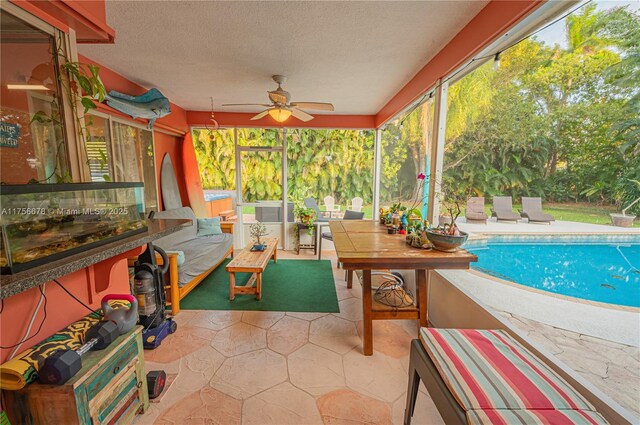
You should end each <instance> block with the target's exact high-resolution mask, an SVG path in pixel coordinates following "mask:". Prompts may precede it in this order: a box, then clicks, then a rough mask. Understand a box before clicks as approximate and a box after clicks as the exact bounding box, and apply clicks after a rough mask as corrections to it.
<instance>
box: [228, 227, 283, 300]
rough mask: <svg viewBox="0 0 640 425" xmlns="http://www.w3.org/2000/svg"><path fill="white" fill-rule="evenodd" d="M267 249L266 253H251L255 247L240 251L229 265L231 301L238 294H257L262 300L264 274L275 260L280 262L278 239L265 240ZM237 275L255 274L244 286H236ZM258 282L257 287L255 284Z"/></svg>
mask: <svg viewBox="0 0 640 425" xmlns="http://www.w3.org/2000/svg"><path fill="white" fill-rule="evenodd" d="M263 243H264V244H265V245H266V246H267V247H266V248H265V249H264V251H251V247H252V246H253V245H250V246H247V247H246V248H245V249H243V250H242V251H240V253H238V254H237V255H236V256H235V257H234V259H233V260H231V262H230V263H229V264H227V271H228V272H229V299H230V300H231V301H233V299H234V298H235V297H236V294H256V299H258V300H259V299H261V298H262V273H263V272H264V269H265V268H266V267H267V264H269V260H271V259H272V258H273V262H274V263H277V262H278V238H265V239H264V242H263ZM236 273H253V275H251V277H250V278H249V281H248V282H247V284H246V285H244V286H236ZM254 282H256V286H255V287H254V286H253V283H254Z"/></svg>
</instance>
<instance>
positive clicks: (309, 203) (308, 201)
mask: <svg viewBox="0 0 640 425" xmlns="http://www.w3.org/2000/svg"><path fill="white" fill-rule="evenodd" d="M304 206H305V207H307V208H311V209H312V210H314V211H315V212H316V221H329V218H327V217H325V216H324V213H323V212H322V211H320V208H319V207H318V203H317V202H316V200H315V199H314V198H304Z"/></svg>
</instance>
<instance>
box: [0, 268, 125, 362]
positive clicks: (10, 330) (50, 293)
mask: <svg viewBox="0 0 640 425" xmlns="http://www.w3.org/2000/svg"><path fill="white" fill-rule="evenodd" d="M89 273H90V269H82V270H79V271H77V272H75V273H71V274H69V275H66V276H63V277H61V278H59V279H58V281H59V282H60V283H61V284H63V285H64V287H65V288H67V290H69V292H71V293H72V294H74V295H75V296H76V297H78V298H79V299H80V300H82V302H84V303H85V304H88V305H89V306H90V307H91V308H94V309H96V308H99V307H100V299H101V298H102V296H103V295H105V294H106V293H129V272H128V269H127V260H126V259H123V260H119V261H118V262H117V263H116V265H115V266H114V269H113V271H112V278H111V280H110V283H109V287H108V288H107V290H106V291H104V292H101V293H100V294H96V292H95V290H94V289H93V285H91V284H89V282H90V281H91V280H92V278H91V276H90V275H89ZM45 296H46V297H47V303H46V312H47V319H46V321H45V322H44V323H43V325H42V329H41V330H40V332H38V333H36V331H37V330H38V327H39V326H40V323H41V322H42V318H43V316H44V313H43V311H44V308H43V307H44V304H43V305H42V306H41V307H40V309H39V311H38V313H37V316H36V319H35V321H34V323H33V327H32V329H31V333H30V334H29V336H33V335H35V336H34V338H32V339H30V340H29V341H26V342H25V343H24V344H23V345H22V347H21V349H20V351H18V353H20V352H21V351H24V350H25V349H27V348H29V347H31V346H32V345H34V344H37V343H38V342H40V341H42V340H43V339H45V338H47V337H49V336H50V335H51V334H54V333H55V332H57V331H59V330H60V329H62V328H64V327H65V326H67V325H69V324H70V323H72V322H75V321H76V320H78V319H80V318H82V317H83V316H86V315H87V314H89V311H88V310H87V309H86V308H85V307H83V306H82V305H80V304H79V303H78V302H76V301H75V300H74V299H73V298H71V297H70V296H69V295H67V293H65V292H64V291H63V290H62V289H61V288H60V287H59V286H58V285H56V284H55V283H53V282H47V283H46V284H45ZM40 297H41V295H40V290H39V289H38V288H37V287H36V288H31V289H29V290H28V291H25V292H21V293H20V294H17V295H14V296H12V297H9V298H6V299H5V300H4V310H3V311H2V314H1V315H0V342H1V344H0V345H2V346H9V345H14V344H15V343H17V342H19V341H20V340H21V339H23V338H24V336H25V332H26V330H27V325H28V324H29V321H30V319H31V317H32V315H33V314H34V310H35V307H36V306H37V304H38V300H39V299H40ZM91 298H93V300H94V301H93V302H90V299H91ZM12 350H13V349H2V351H1V353H0V361H2V362H4V361H6V360H8V356H9V354H10V353H11V351H12Z"/></svg>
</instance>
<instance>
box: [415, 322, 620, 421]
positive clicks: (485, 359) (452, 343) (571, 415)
mask: <svg viewBox="0 0 640 425" xmlns="http://www.w3.org/2000/svg"><path fill="white" fill-rule="evenodd" d="M420 342H421V344H422V346H423V348H424V350H425V351H426V353H427V354H428V356H429V359H430V360H431V361H432V362H433V364H434V365H435V368H436V369H437V374H439V375H440V377H441V379H442V381H444V384H445V385H446V388H447V389H448V390H449V392H450V393H451V395H452V396H453V398H454V399H455V401H457V404H458V405H459V406H460V408H461V409H462V410H464V414H465V416H466V422H467V423H468V424H487V423H491V424H507V425H511V424H583V423H584V424H606V423H607V422H606V420H605V419H604V418H603V417H602V416H601V415H600V414H599V413H597V412H596V411H595V408H594V407H593V406H592V405H591V404H590V403H589V402H588V401H587V400H586V399H585V398H584V397H583V396H581V395H580V394H579V393H578V392H577V391H576V390H575V389H574V388H573V387H571V385H569V384H568V383H567V382H566V381H565V380H564V379H562V378H561V377H560V376H559V375H558V374H557V373H556V372H555V371H553V370H552V369H550V368H549V367H548V366H547V365H545V364H544V363H543V362H542V361H540V360H539V359H538V358H537V357H536V356H534V355H533V354H532V353H530V352H529V351H528V350H527V349H526V348H524V347H523V346H522V345H521V344H520V343H518V342H517V341H516V340H515V339H513V338H512V337H511V336H509V335H508V334H507V333H506V332H504V331H501V330H475V329H435V328H422V329H421V330H420Z"/></svg>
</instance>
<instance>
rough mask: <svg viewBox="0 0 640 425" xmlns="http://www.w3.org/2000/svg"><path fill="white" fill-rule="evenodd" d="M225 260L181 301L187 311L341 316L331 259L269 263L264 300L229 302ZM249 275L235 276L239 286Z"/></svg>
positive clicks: (251, 298)
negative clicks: (269, 312)
mask: <svg viewBox="0 0 640 425" xmlns="http://www.w3.org/2000/svg"><path fill="white" fill-rule="evenodd" d="M229 261H231V260H226V261H225V262H224V263H222V264H221V265H220V266H219V267H218V268H216V269H215V270H214V271H213V273H211V274H210V275H209V276H208V277H207V278H206V279H205V280H203V281H202V282H201V283H200V284H199V285H198V286H197V287H196V288H195V289H194V290H193V291H191V292H190V293H189V295H187V296H186V297H185V298H184V299H183V300H182V301H180V308H182V309H185V310H262V311H296V312H309V313H339V312H340V308H339V307H338V296H337V295H336V286H335V283H334V281H333V271H332V269H331V262H330V261H328V260H321V261H317V260H278V263H277V264H274V263H273V261H270V262H269V265H267V268H266V270H265V271H264V273H263V274H262V299H261V300H260V301H258V300H256V296H255V295H236V298H235V300H233V301H230V300H229V273H227V271H226V270H225V267H226V265H227V263H229ZM250 276H251V274H250V273H236V282H237V284H238V285H244V284H245V283H247V281H248V280H249V277H250Z"/></svg>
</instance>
